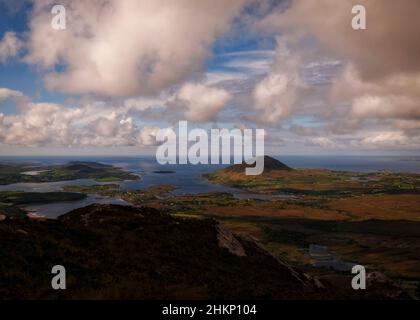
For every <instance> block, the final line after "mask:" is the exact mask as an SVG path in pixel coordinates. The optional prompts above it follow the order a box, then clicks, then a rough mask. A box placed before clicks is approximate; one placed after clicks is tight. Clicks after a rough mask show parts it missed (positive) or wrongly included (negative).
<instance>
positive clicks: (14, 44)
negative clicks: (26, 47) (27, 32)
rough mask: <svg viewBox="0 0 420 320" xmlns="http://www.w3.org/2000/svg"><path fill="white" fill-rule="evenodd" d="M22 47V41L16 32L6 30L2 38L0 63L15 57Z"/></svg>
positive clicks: (0, 41) (0, 42)
mask: <svg viewBox="0 0 420 320" xmlns="http://www.w3.org/2000/svg"><path fill="white" fill-rule="evenodd" d="M22 47H23V44H22V41H21V40H20V39H19V38H18V37H17V36H16V33H14V32H6V33H5V34H4V36H3V38H2V39H1V40H0V63H4V62H6V61H7V60H8V59H10V58H13V57H15V56H16V55H17V54H18V53H19V51H20V50H21V49H22Z"/></svg>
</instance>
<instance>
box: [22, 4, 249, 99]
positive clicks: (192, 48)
mask: <svg viewBox="0 0 420 320" xmlns="http://www.w3.org/2000/svg"><path fill="white" fill-rule="evenodd" d="M247 1H248V0H232V1H228V2H226V1H223V0H203V1H196V0H180V1H167V0H155V1H139V0H111V1H110V0H96V1H81V0H71V1H70V0H64V1H62V2H61V4H63V5H64V6H65V7H66V9H67V11H66V12H67V21H68V23H67V29H66V30H64V31H56V30H53V29H52V28H51V27H50V22H51V12H50V10H51V6H52V5H53V4H55V2H54V1H52V0H51V1H50V0H43V1H36V2H35V4H34V6H35V7H34V10H33V15H32V17H31V22H30V32H29V39H28V40H29V42H28V55H27V56H26V61H27V62H29V63H31V64H36V65H39V66H41V67H43V68H44V69H45V70H47V71H48V73H47V75H46V77H45V83H46V86H47V87H48V88H49V89H52V90H59V91H63V92H66V93H96V94H102V95H107V96H128V95H136V94H150V93H154V92H158V91H159V90H162V89H165V88H168V87H170V86H172V85H174V84H178V83H180V82H183V81H185V80H186V79H188V78H189V77H190V76H191V75H192V74H194V73H195V72H197V71H199V70H201V69H202V68H203V62H204V60H205V59H206V58H208V57H209V56H210V54H211V46H212V43H213V42H214V41H215V39H216V38H217V37H218V36H220V35H222V34H223V33H225V32H226V31H228V30H229V28H230V25H231V22H232V20H233V19H234V17H235V16H237V15H238V14H239V13H240V11H241V9H242V8H243V6H244V5H245V3H246V2H247ZM58 66H60V70H59V71H58V68H57V67H58Z"/></svg>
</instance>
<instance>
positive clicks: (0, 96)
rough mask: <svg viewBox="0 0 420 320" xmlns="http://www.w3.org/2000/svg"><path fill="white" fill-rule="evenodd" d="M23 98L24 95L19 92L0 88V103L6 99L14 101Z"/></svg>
mask: <svg viewBox="0 0 420 320" xmlns="http://www.w3.org/2000/svg"><path fill="white" fill-rule="evenodd" d="M23 97H24V95H23V94H22V92H20V91H16V90H12V89H8V88H0V101H2V100H8V99H12V100H16V99H20V98H23Z"/></svg>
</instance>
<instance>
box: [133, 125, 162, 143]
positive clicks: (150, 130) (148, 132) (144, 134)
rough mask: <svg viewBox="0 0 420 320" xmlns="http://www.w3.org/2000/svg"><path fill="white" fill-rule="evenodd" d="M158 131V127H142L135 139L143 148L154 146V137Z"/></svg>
mask: <svg viewBox="0 0 420 320" xmlns="http://www.w3.org/2000/svg"><path fill="white" fill-rule="evenodd" d="M159 130H160V128H159V127H148V126H146V127H143V128H142V129H141V131H140V133H139V135H138V137H137V141H139V142H140V143H141V144H142V145H144V146H155V145H156V135H157V133H158V131H159Z"/></svg>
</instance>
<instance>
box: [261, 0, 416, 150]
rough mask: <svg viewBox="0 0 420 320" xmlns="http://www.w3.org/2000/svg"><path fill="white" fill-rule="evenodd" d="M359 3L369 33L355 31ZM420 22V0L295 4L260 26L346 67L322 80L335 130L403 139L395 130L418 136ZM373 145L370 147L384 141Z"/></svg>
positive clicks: (299, 1)
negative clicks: (354, 11) (369, 131)
mask: <svg viewBox="0 0 420 320" xmlns="http://www.w3.org/2000/svg"><path fill="white" fill-rule="evenodd" d="M356 4H361V5H364V6H365V7H366V12H367V29H366V30H358V31H355V30H353V29H352V27H351V21H352V18H353V15H352V13H351V12H352V10H351V9H352V7H353V6H354V5H356ZM419 16H420V6H419V5H418V1H416V0H406V1H402V2H395V1H392V0H383V1H368V0H357V1H356V0H343V1H328V0H321V1H319V0H294V1H292V2H290V3H289V5H288V6H287V7H282V8H280V9H279V10H274V11H272V12H270V13H269V14H268V15H267V16H266V17H265V18H264V19H263V20H262V22H260V23H258V27H260V28H262V29H264V30H267V31H270V32H273V33H274V34H278V33H281V34H282V35H283V38H284V39H285V40H287V41H289V42H293V43H296V44H298V43H300V45H301V46H300V48H301V51H303V52H305V51H310V52H318V53H317V54H318V55H319V57H320V58H322V57H325V56H328V57H330V59H332V60H331V61H337V66H338V63H339V64H340V65H342V66H343V68H342V70H341V72H338V73H337V72H335V71H334V73H332V74H331V75H329V78H330V79H328V81H323V82H322V84H323V85H324V86H325V87H326V88H327V90H325V92H324V97H320V99H323V101H324V102H323V105H324V106H325V111H324V117H325V120H326V121H327V122H328V123H327V126H328V127H329V128H330V129H332V131H331V132H333V133H335V134H348V133H350V132H356V131H364V130H365V131H366V130H367V126H372V125H375V126H377V129H378V130H379V128H386V129H387V130H385V131H382V132H392V135H391V134H390V135H385V136H386V137H388V138H389V139H391V138H392V139H391V140H398V139H396V138H397V137H398V135H397V134H396V133H395V132H402V133H401V134H402V135H403V136H406V135H414V134H417V133H418V132H419V131H418V130H417V125H416V123H417V121H418V120H419V117H420V103H419V101H420V60H419V59H418V57H419V56H420V42H419V41H418V39H419V38H420V20H419V19H418V17H419ZM302 43H303V45H302ZM308 44H309V45H308ZM305 48H310V50H305ZM310 66H311V67H312V65H310ZM311 69H312V68H311ZM320 92H322V91H320ZM308 111H309V110H308ZM370 129H371V128H370ZM398 130H402V131H398ZM378 132H379V131H378ZM377 136H378V137H385V136H384V135H383V134H382V133H381V134H378V135H377ZM403 136H400V137H399V138H400V140H399V141H402V137H403ZM369 139H370V140H369ZM369 139H367V140H366V143H369V142H373V141H379V140H375V139H373V137H369ZM378 139H379V138H378ZM381 145H382V146H383V147H386V144H385V143H382V144H381Z"/></svg>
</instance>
